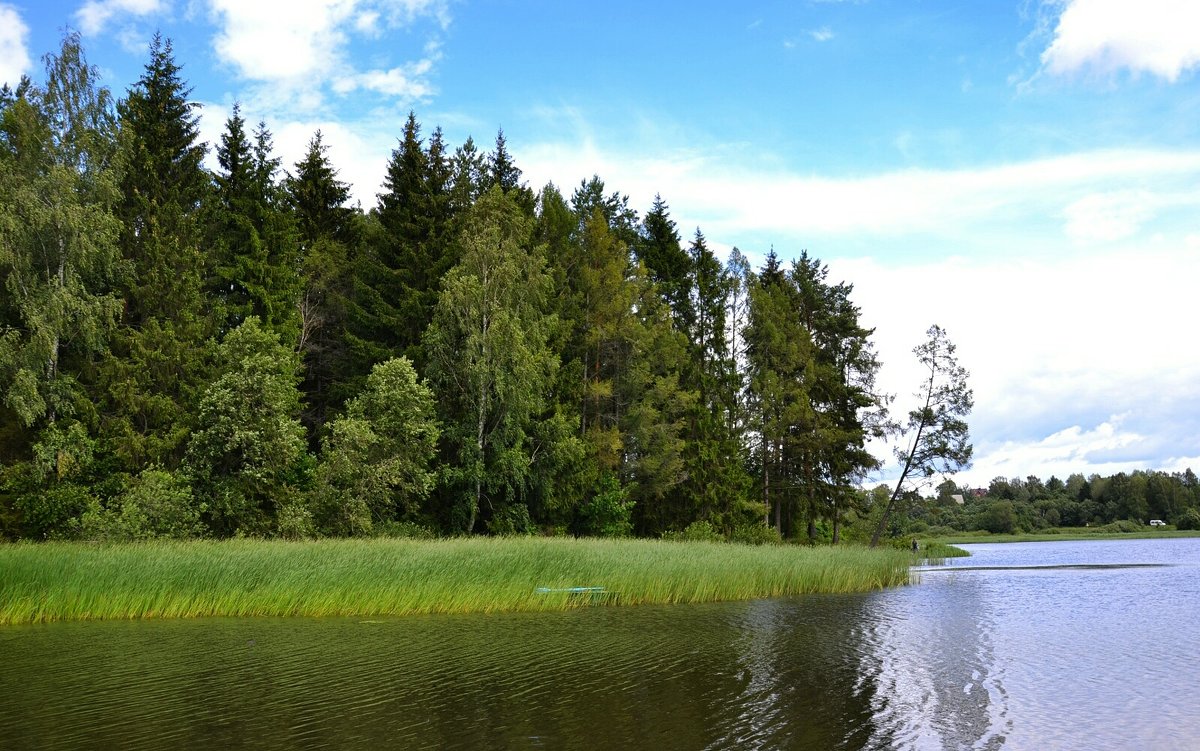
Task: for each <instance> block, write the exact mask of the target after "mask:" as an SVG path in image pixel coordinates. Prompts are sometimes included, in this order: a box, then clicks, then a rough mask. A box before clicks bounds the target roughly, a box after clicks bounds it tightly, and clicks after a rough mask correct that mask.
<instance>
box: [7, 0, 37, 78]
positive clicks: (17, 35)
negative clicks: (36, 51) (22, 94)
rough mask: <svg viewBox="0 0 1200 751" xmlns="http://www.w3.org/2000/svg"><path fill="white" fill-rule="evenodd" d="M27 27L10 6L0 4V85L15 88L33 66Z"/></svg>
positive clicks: (18, 13) (15, 10)
mask: <svg viewBox="0 0 1200 751" xmlns="http://www.w3.org/2000/svg"><path fill="white" fill-rule="evenodd" d="M28 44H29V27H28V26H26V25H25V21H24V20H23V19H22V18H21V13H20V12H19V11H18V10H17V9H16V8H14V7H12V6H11V5H3V4H0V85H2V84H8V85H9V86H13V87H15V86H16V85H17V83H18V82H19V81H20V80H21V76H22V75H25V74H28V73H29V69H30V68H31V67H32V65H33V61H32V60H30V59H29V47H28Z"/></svg>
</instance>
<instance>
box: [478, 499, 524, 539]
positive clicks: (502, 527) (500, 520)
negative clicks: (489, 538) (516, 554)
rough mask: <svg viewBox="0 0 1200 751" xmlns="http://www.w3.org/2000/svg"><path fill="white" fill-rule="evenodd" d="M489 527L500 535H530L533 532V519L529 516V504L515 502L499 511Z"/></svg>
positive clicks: (489, 530) (492, 531) (493, 532)
mask: <svg viewBox="0 0 1200 751" xmlns="http://www.w3.org/2000/svg"><path fill="white" fill-rule="evenodd" d="M487 527H488V532H491V533H492V534H494V535H497V536H500V537H514V536H518V535H523V536H529V535H532V534H533V519H531V518H530V517H529V507H528V506H526V505H525V504H524V503H514V504H513V505H511V506H505V507H504V508H502V509H500V510H499V511H497V512H496V515H495V516H493V517H492V519H491V521H489V522H488V524H487Z"/></svg>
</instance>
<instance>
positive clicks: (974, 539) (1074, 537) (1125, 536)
mask: <svg viewBox="0 0 1200 751" xmlns="http://www.w3.org/2000/svg"><path fill="white" fill-rule="evenodd" d="M1085 530H1086V528H1071V527H1065V528H1063V531H1060V532H1020V533H1012V534H992V533H990V532H984V533H970V534H961V535H944V536H938V537H928V538H925V537H921V536H920V535H917V539H918V540H921V541H922V542H924V541H926V540H928V541H929V542H933V543H943V544H946V545H970V544H973V543H981V542H983V543H991V542H995V543H1016V542H1077V541H1080V540H1155V539H1174V538H1179V537H1200V530H1174V529H1172V530H1155V531H1151V530H1146V531H1145V532H1101V531H1099V530H1097V531H1095V532H1088V531H1085Z"/></svg>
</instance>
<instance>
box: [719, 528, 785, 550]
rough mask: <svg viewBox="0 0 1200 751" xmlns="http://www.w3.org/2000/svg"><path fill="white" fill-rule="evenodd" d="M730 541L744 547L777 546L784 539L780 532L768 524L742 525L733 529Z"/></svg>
mask: <svg viewBox="0 0 1200 751" xmlns="http://www.w3.org/2000/svg"><path fill="white" fill-rule="evenodd" d="M729 541H730V542H736V543H740V544H742V545H777V544H779V543H781V542H783V538H781V537H780V536H779V532H778V530H776V529H775V528H774V527H769V526H767V525H766V524H742V525H739V526H737V527H734V528H733V534H731V535H730V536H729Z"/></svg>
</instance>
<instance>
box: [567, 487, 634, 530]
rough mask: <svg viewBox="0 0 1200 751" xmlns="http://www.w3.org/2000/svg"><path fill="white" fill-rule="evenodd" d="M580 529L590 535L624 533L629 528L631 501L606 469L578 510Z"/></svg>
mask: <svg viewBox="0 0 1200 751" xmlns="http://www.w3.org/2000/svg"><path fill="white" fill-rule="evenodd" d="M580 511H581V513H580V516H581V517H582V518H581V520H580V521H581V525H580V526H581V531H582V532H583V534H585V535H590V536H594V537H627V536H628V535H629V534H630V532H632V531H633V521H632V518H631V517H632V514H633V501H631V500H629V498H628V493H627V491H626V489H625V488H622V487H621V484H620V482H618V481H617V477H616V475H614V474H612V473H611V472H606V473H605V474H604V476H603V477H601V478H600V482H599V485H598V487H597V488H596V494H595V495H593V496H592V497H591V498H590V499H589V500H588V501H587V503H585V504H584V505H583V508H582V509H581V510H580Z"/></svg>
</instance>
